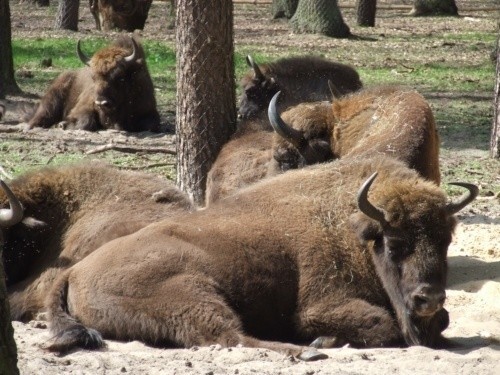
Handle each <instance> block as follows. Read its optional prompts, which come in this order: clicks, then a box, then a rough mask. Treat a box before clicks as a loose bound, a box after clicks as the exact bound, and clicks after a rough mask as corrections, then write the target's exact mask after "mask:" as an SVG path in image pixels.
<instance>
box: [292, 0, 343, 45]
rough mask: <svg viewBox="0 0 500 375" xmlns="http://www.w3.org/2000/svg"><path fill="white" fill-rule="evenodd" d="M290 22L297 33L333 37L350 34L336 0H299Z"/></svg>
mask: <svg viewBox="0 0 500 375" xmlns="http://www.w3.org/2000/svg"><path fill="white" fill-rule="evenodd" d="M290 23H291V25H292V28H293V30H294V31H295V32H298V33H312V34H323V35H326V36H331V37H334V38H347V37H349V36H350V35H351V32H350V30H349V27H348V26H347V25H346V24H345V22H344V19H343V18H342V14H341V13H340V9H339V6H338V3H337V0H299V4H298V5H297V10H296V11H295V14H294V16H293V17H292V19H291V20H290Z"/></svg>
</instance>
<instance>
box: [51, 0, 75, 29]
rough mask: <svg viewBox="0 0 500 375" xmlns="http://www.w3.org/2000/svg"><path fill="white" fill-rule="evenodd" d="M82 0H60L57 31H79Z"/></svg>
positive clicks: (56, 23)
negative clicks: (79, 9)
mask: <svg viewBox="0 0 500 375" xmlns="http://www.w3.org/2000/svg"><path fill="white" fill-rule="evenodd" d="M79 7H80V0H60V1H59V6H58V7H57V14H56V22H55V28H56V29H64V30H73V31H77V30H78V8H79Z"/></svg>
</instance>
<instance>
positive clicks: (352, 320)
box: [47, 156, 477, 359]
mask: <svg viewBox="0 0 500 375" xmlns="http://www.w3.org/2000/svg"><path fill="white" fill-rule="evenodd" d="M377 173H378V175H377ZM375 176H377V178H376V179H375ZM458 185H460V186H463V187H465V188H467V189H468V190H469V193H468V194H466V195H465V196H464V197H462V198H460V199H459V200H458V201H456V202H449V201H448V199H447V197H446V195H445V194H444V193H443V191H442V190H441V189H440V188H439V187H438V186H437V185H436V184H434V183H433V182H430V181H427V180H425V179H423V178H422V177H420V176H419V175H418V173H417V172H415V171H414V170H411V169H409V168H407V166H406V165H404V164H403V163H402V162H400V161H398V160H395V159H392V158H389V157H387V156H379V157H376V158H372V159H367V158H346V159H344V160H339V161H336V162H333V163H323V164H318V165H314V166H310V167H307V168H303V169H300V170H295V171H290V172H288V173H285V174H282V175H280V176H277V177H274V178H272V179H267V180H264V181H261V182H260V183H258V184H255V185H252V186H251V187H249V188H246V189H243V190H242V191H240V192H239V193H238V194H235V195H232V196H230V197H228V198H226V199H225V200H224V202H220V203H218V204H217V203H216V204H214V205H212V206H210V207H208V208H206V209H205V210H200V211H197V212H195V213H192V214H188V215H181V216H177V217H176V218H175V220H172V219H167V220H163V221H160V222H156V223H153V224H151V225H149V226H147V227H145V228H143V229H141V230H140V231H137V232H135V233H133V234H131V235H129V236H125V237H121V238H118V239H116V240H114V241H112V242H108V243H107V244H105V245H104V246H102V247H101V248H100V249H98V250H97V251H95V252H94V253H92V254H91V255H89V256H88V257H86V258H85V259H84V260H82V261H81V262H79V263H78V264H76V265H75V266H73V267H72V268H71V269H69V270H68V271H67V272H66V273H65V274H64V275H63V276H61V278H60V279H59V280H58V281H56V283H55V287H54V289H53V291H52V292H51V293H50V296H49V297H48V300H47V307H48V310H49V316H50V322H51V330H52V333H53V334H54V338H53V341H52V342H51V345H50V347H49V349H51V350H54V351H64V350H68V349H70V348H72V347H74V346H82V347H86V348H97V347H100V346H102V345H103V341H102V337H101V334H102V335H104V337H106V338H113V339H119V340H141V341H144V342H146V343H149V344H153V345H159V346H178V347H179V346H180V347H191V346H193V345H211V344H220V345H222V346H224V347H227V346H234V345H238V344H241V345H243V346H248V347H263V348H270V349H274V350H279V351H284V352H288V353H291V354H293V355H298V356H299V357H301V358H304V359H310V358H311V357H312V358H317V356H318V353H317V352H316V353H313V354H310V353H307V352H306V353H304V352H303V350H304V348H303V347H301V346H298V345H295V343H299V344H300V343H310V342H313V345H314V346H316V347H328V346H338V345H344V344H346V343H349V344H350V345H352V346H354V347H378V346H393V345H395V346H398V345H426V346H430V347H435V346H439V345H441V344H442V340H444V339H443V338H442V336H441V331H442V330H443V329H445V328H446V326H447V324H448V313H447V311H446V310H445V309H444V308H443V304H444V301H445V283H446V271H447V263H446V256H447V249H448V245H449V244H450V242H451V239H452V234H453V229H454V227H455V223H456V219H455V218H454V214H455V213H456V212H457V211H459V210H460V209H462V208H463V207H465V206H466V205H467V204H468V203H469V202H471V201H472V200H473V199H474V198H475V196H476V195H477V188H476V187H475V186H473V185H470V184H464V183H460V184H458ZM356 195H357V197H356ZM271 340H278V341H279V342H277V341H271ZM281 342H291V344H288V343H281Z"/></svg>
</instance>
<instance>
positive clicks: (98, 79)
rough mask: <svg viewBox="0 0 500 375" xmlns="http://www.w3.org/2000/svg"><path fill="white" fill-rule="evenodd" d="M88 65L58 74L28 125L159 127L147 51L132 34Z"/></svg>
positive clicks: (127, 128)
mask: <svg viewBox="0 0 500 375" xmlns="http://www.w3.org/2000/svg"><path fill="white" fill-rule="evenodd" d="M77 52H78V56H79V57H80V59H81V60H82V62H83V63H84V64H85V65H87V67H84V68H81V69H79V70H76V71H67V72H64V73H62V74H61V75H60V76H59V77H57V78H56V79H55V80H54V82H53V83H52V85H51V86H50V87H49V89H48V90H47V92H46V93H45V95H44V96H43V98H42V100H41V102H40V104H39V106H38V108H37V110H36V112H35V114H34V115H33V117H32V118H31V120H29V122H28V127H29V128H30V129H32V128H34V127H43V128H48V127H51V126H53V125H55V124H57V123H59V122H60V121H64V124H65V126H66V127H67V128H68V129H83V130H91V131H93V130H99V129H116V130H126V131H132V132H137V131H146V130H149V131H154V132H157V131H159V130H160V116H159V114H158V111H157V110H156V100H155V96H154V89H153V82H152V81H151V77H150V75H149V72H148V68H147V65H146V60H145V57H144V50H143V48H142V47H141V45H140V44H139V43H138V42H137V41H136V40H135V39H134V38H131V37H129V36H121V37H119V38H118V39H117V40H116V41H115V42H114V43H113V44H112V45H110V46H108V47H105V48H103V49H101V50H100V51H98V52H96V53H95V54H94V55H93V56H92V58H88V57H87V56H85V54H84V53H83V52H82V51H81V49H80V41H78V44H77Z"/></svg>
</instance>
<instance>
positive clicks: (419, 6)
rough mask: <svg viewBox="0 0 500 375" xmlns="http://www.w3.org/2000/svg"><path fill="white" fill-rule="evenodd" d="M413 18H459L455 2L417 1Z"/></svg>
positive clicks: (441, 0) (449, 0) (412, 11)
mask: <svg viewBox="0 0 500 375" xmlns="http://www.w3.org/2000/svg"><path fill="white" fill-rule="evenodd" d="M410 15H411V16H416V17H418V16H435V15H442V16H458V8H457V4H455V0H415V3H413V9H412V10H411V11H410Z"/></svg>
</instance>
